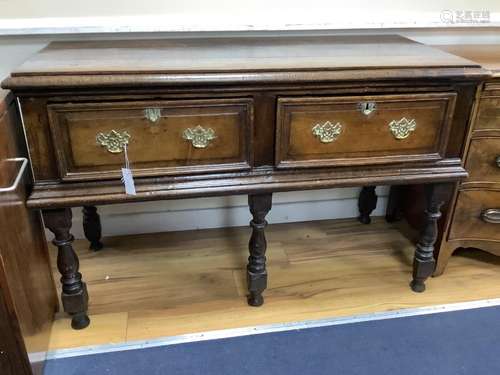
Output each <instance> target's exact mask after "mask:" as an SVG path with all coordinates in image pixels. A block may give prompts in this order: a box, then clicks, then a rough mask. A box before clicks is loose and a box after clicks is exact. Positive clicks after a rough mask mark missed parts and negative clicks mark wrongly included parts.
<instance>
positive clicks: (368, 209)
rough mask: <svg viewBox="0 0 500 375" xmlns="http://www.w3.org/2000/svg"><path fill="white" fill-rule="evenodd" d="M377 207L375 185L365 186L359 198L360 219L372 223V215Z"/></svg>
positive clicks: (362, 221)
mask: <svg viewBox="0 0 500 375" xmlns="http://www.w3.org/2000/svg"><path fill="white" fill-rule="evenodd" d="M376 207H377V193H376V192H375V186H363V188H362V189H361V192H360V193H359V198H358V209H359V216H358V220H359V221H360V222H361V223H363V224H370V223H371V218H370V215H371V213H372V211H373V210H374V209H375V208H376Z"/></svg>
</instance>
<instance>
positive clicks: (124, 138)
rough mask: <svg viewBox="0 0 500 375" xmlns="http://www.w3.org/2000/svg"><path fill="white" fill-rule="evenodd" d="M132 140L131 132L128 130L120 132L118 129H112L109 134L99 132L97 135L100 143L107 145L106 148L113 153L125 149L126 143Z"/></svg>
mask: <svg viewBox="0 0 500 375" xmlns="http://www.w3.org/2000/svg"><path fill="white" fill-rule="evenodd" d="M129 140H130V134H128V133H127V132H126V131H123V132H121V133H120V132H118V131H116V130H114V129H113V130H111V131H110V132H109V133H108V134H105V133H99V134H97V136H96V141H97V144H98V145H101V146H102V147H106V150H108V151H109V152H111V153H112V154H118V153H120V152H122V151H123V148H124V147H125V145H128V141H129Z"/></svg>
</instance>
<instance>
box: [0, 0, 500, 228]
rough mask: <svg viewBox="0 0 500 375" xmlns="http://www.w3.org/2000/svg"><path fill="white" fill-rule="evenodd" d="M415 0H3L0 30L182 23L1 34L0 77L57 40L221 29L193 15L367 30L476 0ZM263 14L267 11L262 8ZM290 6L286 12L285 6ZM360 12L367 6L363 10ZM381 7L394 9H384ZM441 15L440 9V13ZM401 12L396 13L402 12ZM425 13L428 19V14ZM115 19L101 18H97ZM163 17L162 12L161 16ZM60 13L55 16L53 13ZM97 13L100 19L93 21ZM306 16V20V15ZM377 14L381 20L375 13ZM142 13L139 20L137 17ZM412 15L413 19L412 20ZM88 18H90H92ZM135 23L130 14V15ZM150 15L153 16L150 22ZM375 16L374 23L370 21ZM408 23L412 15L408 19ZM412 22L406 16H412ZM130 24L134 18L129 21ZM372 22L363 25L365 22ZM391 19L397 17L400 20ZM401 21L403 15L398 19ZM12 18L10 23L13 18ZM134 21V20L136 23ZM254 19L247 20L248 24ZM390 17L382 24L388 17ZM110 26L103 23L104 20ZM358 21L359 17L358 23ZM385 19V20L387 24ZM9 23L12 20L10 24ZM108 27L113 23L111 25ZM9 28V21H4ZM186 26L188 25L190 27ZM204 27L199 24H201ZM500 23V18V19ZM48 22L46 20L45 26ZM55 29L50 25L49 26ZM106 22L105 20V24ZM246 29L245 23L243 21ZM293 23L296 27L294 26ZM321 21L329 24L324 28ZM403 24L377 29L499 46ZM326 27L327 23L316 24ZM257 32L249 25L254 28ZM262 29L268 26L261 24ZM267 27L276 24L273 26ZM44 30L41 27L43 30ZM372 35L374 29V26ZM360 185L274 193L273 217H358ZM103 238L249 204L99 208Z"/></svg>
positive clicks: (214, 221)
mask: <svg viewBox="0 0 500 375" xmlns="http://www.w3.org/2000/svg"><path fill="white" fill-rule="evenodd" d="M421 3H422V2H420V3H415V2H413V1H408V0H406V1H399V2H392V1H377V2H374V1H367V0H364V1H351V2H349V6H350V7H352V9H342V10H339V8H338V4H345V2H344V1H342V2H339V1H326V0H314V1H308V2H307V8H305V6H304V5H303V4H305V3H304V2H302V1H301V2H298V1H291V0H288V1H284V0H275V1H272V2H271V1H268V0H266V1H265V2H264V1H261V0H258V1H252V2H242V1H241V2H239V3H238V2H237V1H235V0H233V1H224V0H217V1H214V0H212V1H207V2H199V1H194V0H183V1H175V2H174V1H160V0H149V1H141V2H137V1H132V0H126V1H124V0H122V1H116V0H115V1H97V0H87V1H85V2H67V1H62V0H53V1H51V2H43V1H40V0H38V1H35V0H17V1H7V0H0V9H2V14H1V15H0V34H1V33H2V30H3V31H5V30H7V29H9V28H11V30H13V29H12V27H14V26H15V30H17V31H18V32H19V33H26V32H28V33H29V32H30V30H31V31H33V30H34V29H33V28H31V29H30V27H32V26H33V25H43V24H44V22H46V21H47V18H46V17H52V18H51V20H52V21H50V22H49V23H51V22H53V23H54V24H55V25H66V26H67V25H68V24H71V22H73V21H75V19H74V18H67V17H79V21H78V22H83V21H82V19H87V18H88V19H87V20H86V21H84V22H83V24H85V22H87V23H86V24H87V25H94V26H95V25H96V24H99V22H104V21H106V20H107V21H110V20H111V21H113V20H119V22H118V23H117V24H122V25H123V22H127V21H126V20H125V21H124V19H123V18H120V17H119V16H133V17H135V18H136V21H137V15H138V14H145V13H148V14H150V15H151V14H154V15H155V17H156V16H158V15H160V16H161V18H162V20H164V21H165V20H166V19H167V18H165V17H170V16H172V15H174V16H175V17H174V18H175V20H176V22H180V23H181V27H178V25H177V26H176V27H178V28H177V29H175V28H173V29H174V30H177V31H176V32H170V33H108V32H109V31H112V28H107V29H105V30H104V31H106V34H92V35H89V34H86V35H83V36H82V35H81V34H80V35H79V34H73V35H69V34H60V35H55V34H50V33H48V32H50V31H52V32H54V33H59V32H67V31H68V29H65V28H59V29H57V28H52V29H50V28H49V29H45V33H44V35H17V36H8V35H7V36H5V35H4V36H0V78H2V77H5V76H6V75H7V74H8V73H9V72H10V71H11V70H12V69H13V68H14V67H15V66H17V65H19V64H20V63H21V62H22V61H23V60H25V59H26V58H27V57H28V56H29V55H31V54H33V53H34V52H36V51H37V50H39V49H41V48H43V46H45V45H46V44H47V43H48V42H50V41H52V40H75V39H82V38H84V39H110V38H120V39H122V38H127V39H128V38H151V37H154V38H161V37H185V36H186V35H189V36H193V35H197V36H200V35H201V36H204V37H210V36H217V35H221V33H220V32H195V33H188V34H186V33H182V32H179V31H181V30H183V29H182V25H183V24H182V22H184V21H186V22H188V21H187V20H188V19H189V20H191V21H189V22H192V20H193V19H196V20H197V21H200V22H201V23H198V24H197V27H198V28H201V29H207V30H210V25H208V26H207V24H204V23H203V22H204V21H203V20H211V21H213V20H214V19H215V20H219V21H220V19H221V17H222V18H224V19H231V18H232V17H233V16H234V18H232V19H238V20H239V21H238V22H240V21H242V20H243V21H244V22H247V24H246V25H247V26H248V25H252V22H257V21H258V20H259V19H262V17H263V16H264V15H265V16H266V17H268V16H271V17H270V18H269V19H271V20H272V19H279V20H280V24H279V25H277V24H275V26H276V27H275V29H279V30H281V29H283V27H281V26H280V25H282V21H283V20H286V21H290V20H293V19H294V17H296V18H295V20H296V21H297V22H299V23H300V25H302V26H303V25H305V24H306V23H307V22H309V21H308V20H309V19H310V18H311V17H312V18H314V16H315V15H321V17H323V19H327V18H328V19H330V20H331V19H338V18H347V15H350V16H352V17H358V21H360V22H361V24H364V25H365V26H366V25H368V26H367V27H374V24H373V23H370V22H371V21H373V19H378V21H377V22H379V26H381V27H384V25H385V26H387V23H386V24H384V25H382V24H381V23H380V22H382V21H383V20H384V19H385V20H386V21H387V20H390V19H391V17H392V16H393V15H394V14H395V13H394V12H403V13H404V14H406V15H410V16H411V15H417V16H418V17H417V18H419V19H420V20H424V21H425V20H426V17H431V18H432V17H436V14H437V15H438V16H439V12H440V11H441V10H442V9H466V10H467V9H471V5H470V3H471V2H468V1H444V0H439V1H434V2H429V3H426V4H425V7H422V5H423V4H421ZM263 8H265V9H266V11H265V12H264V13H262V11H261V9H263ZM284 9H286V11H285V10H284ZM360 9H362V11H360ZM380 9H391V12H392V13H391V12H380ZM472 9H473V10H477V9H489V10H491V11H492V12H493V11H499V10H500V2H498V1H496V0H495V1H476V2H474V4H473V8H472ZM436 12H437V13H436ZM403 13H398V14H399V16H401V14H403ZM242 15H243V16H244V17H247V18H246V19H242V18H238V17H240V16H242ZM426 15H427V16H426ZM102 16H106V17H110V18H107V19H105V20H104V19H100V18H99V17H102ZM164 16H165V17H164ZM28 17H34V18H36V19H38V21H40V20H41V21H40V22H41V23H39V24H37V23H36V22H38V21H37V20H36V19H35V20H33V19H32V20H29V21H26V18H28ZM54 17H55V18H54ZM96 17H97V18H96ZM308 17H309V18H308ZM377 17H378V18H377ZM139 18H140V17H139ZM410 18H411V17H410ZM89 20H90V21H89ZM128 20H130V19H128ZM146 20H149V21H150V20H151V19H146ZM370 20H371V21H370ZM408 20H409V22H410V25H413V26H422V25H425V24H426V22H422V24H420V25H416V24H411V22H413V21H414V20H413V21H412V19H408ZM408 20H407V21H408ZM132 21H133V20H132ZM365 21H366V22H368V23H363V22H365ZM392 21H394V22H396V23H397V22H398V19H395V20H394V19H393V20H392ZM399 21H404V20H399ZM9 22H10V23H9ZM133 22H135V21H133ZM248 22H250V23H248ZM384 22H385V21H384ZM104 23H105V22H104ZM358 23H359V22H358ZM382 23H383V22H382ZM7 24H8V25H7ZM108 24H109V23H108ZM6 25H7V26H6ZM185 25H186V24H184V26H185ZM200 25H201V26H200ZM300 25H298V24H296V25H291V26H290V25H289V26H290V27H285V28H284V29H286V28H288V29H301V28H303V27H301V26H300ZM499 25H500V23H499ZM45 26H47V25H45ZM49 26H50V25H49ZM101 26H102V25H101ZM240 26H241V25H240ZM294 26H295V27H294ZM323 26H324V25H323ZM407 26H408V25H407V24H406V25H404V28H401V29H390V30H385V29H377V31H376V32H377V33H399V34H402V35H405V36H407V37H410V38H412V39H415V40H417V41H420V42H424V43H430V44H449V43H451V44H457V43H500V32H499V30H500V29H499V28H461V29H457V28H454V29H425V28H408V27H407ZM318 28H319V29H325V28H329V27H318ZM244 29H245V28H244V27H235V30H244ZM250 29H252V27H250ZM264 29H265V28H264ZM270 29H273V28H272V27H270ZM88 30H89V29H80V30H76V29H75V31H83V32H85V31H88ZM38 31H40V30H38ZM372 32H373V31H372ZM240 33H241V32H234V31H233V32H229V31H228V32H224V35H239V34H240ZM248 33H252V34H256V35H262V34H264V35H274V34H280V33H283V31H272V32H269V31H267V32H263V31H250V32H246V34H248ZM287 33H289V34H290V33H296V34H336V33H366V30H365V31H362V30H355V29H348V30H320V31H287ZM377 191H378V194H379V195H380V199H379V202H378V206H377V210H376V211H375V213H374V214H376V215H382V214H383V212H384V208H385V204H386V197H387V192H388V188H386V187H384V188H379V189H377ZM358 193H359V189H357V188H356V189H330V190H321V191H308V192H291V193H280V194H276V195H275V197H274V205H273V209H272V211H271V213H270V216H269V220H270V222H292V221H303V220H318V219H329V218H340V217H353V216H356V215H357V196H358ZM100 212H101V216H102V219H103V220H102V221H103V231H104V235H117V234H131V233H145V232H156V231H167V230H185V229H196V228H213V227H220V226H239V225H247V224H248V221H249V219H250V215H249V212H248V208H247V202H246V197H242V196H239V197H234V196H230V197H221V198H204V199H190V200H179V201H163V202H150V203H139V204H129V205H113V206H105V207H102V208H100ZM74 213H75V224H74V233H75V235H76V236H77V237H81V236H82V230H81V215H80V210H75V211H74Z"/></svg>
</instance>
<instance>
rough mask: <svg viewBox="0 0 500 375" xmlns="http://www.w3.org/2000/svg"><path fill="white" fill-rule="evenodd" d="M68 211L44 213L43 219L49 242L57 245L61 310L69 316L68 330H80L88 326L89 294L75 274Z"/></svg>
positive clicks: (76, 265)
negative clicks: (69, 324)
mask: <svg viewBox="0 0 500 375" xmlns="http://www.w3.org/2000/svg"><path fill="white" fill-rule="evenodd" d="M71 218H72V215H71V209H69V208H62V209H54V210H44V211H43V220H44V222H45V226H46V227H47V228H48V229H49V230H50V231H51V232H52V233H54V240H53V241H52V243H53V244H54V245H55V246H57V249H58V252H57V268H58V269H59V272H60V273H61V284H62V293H61V299H62V303H63V307H64V311H65V312H67V313H68V314H70V315H71V317H72V319H71V327H73V329H82V328H85V327H87V326H88V325H89V323H90V319H89V317H88V316H87V307H88V299H89V297H88V294H87V287H86V285H85V283H84V282H83V281H82V275H81V273H80V272H78V268H79V261H78V256H77V255H76V253H75V250H73V246H71V243H72V242H73V236H72V235H71V233H70V229H71Z"/></svg>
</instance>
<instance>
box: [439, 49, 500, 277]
mask: <svg viewBox="0 0 500 375" xmlns="http://www.w3.org/2000/svg"><path fill="white" fill-rule="evenodd" d="M440 48H442V49H444V50H447V51H449V52H451V53H454V54H456V55H459V56H464V57H467V58H469V59H471V60H474V61H476V62H477V63H479V64H481V65H482V66H483V67H484V68H486V69H489V70H490V71H491V72H492V77H491V79H489V80H488V81H487V82H485V84H484V85H483V86H482V87H481V89H480V91H479V92H478V95H477V99H476V104H475V108H474V114H473V117H472V119H471V122H472V126H471V132H470V134H469V137H468V141H467V146H466V157H465V168H466V169H467V171H468V172H469V177H468V178H467V179H466V180H464V181H463V182H462V183H461V184H460V185H459V186H458V189H457V191H456V193H455V197H454V199H453V202H452V204H451V206H450V215H449V219H448V220H447V223H446V228H445V233H444V236H443V239H442V241H441V243H440V246H438V250H439V253H438V254H439V256H438V262H437V266H436V271H435V274H436V275H440V274H442V273H443V271H444V270H445V267H446V265H447V263H448V260H449V258H450V256H451V254H452V253H453V251H455V250H456V249H457V248H459V247H467V248H469V247H470V248H478V249H481V250H485V251H488V252H490V253H493V254H496V255H500V231H499V229H500V45H482V46H481V45H477V46H472V45H462V46H440Z"/></svg>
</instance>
